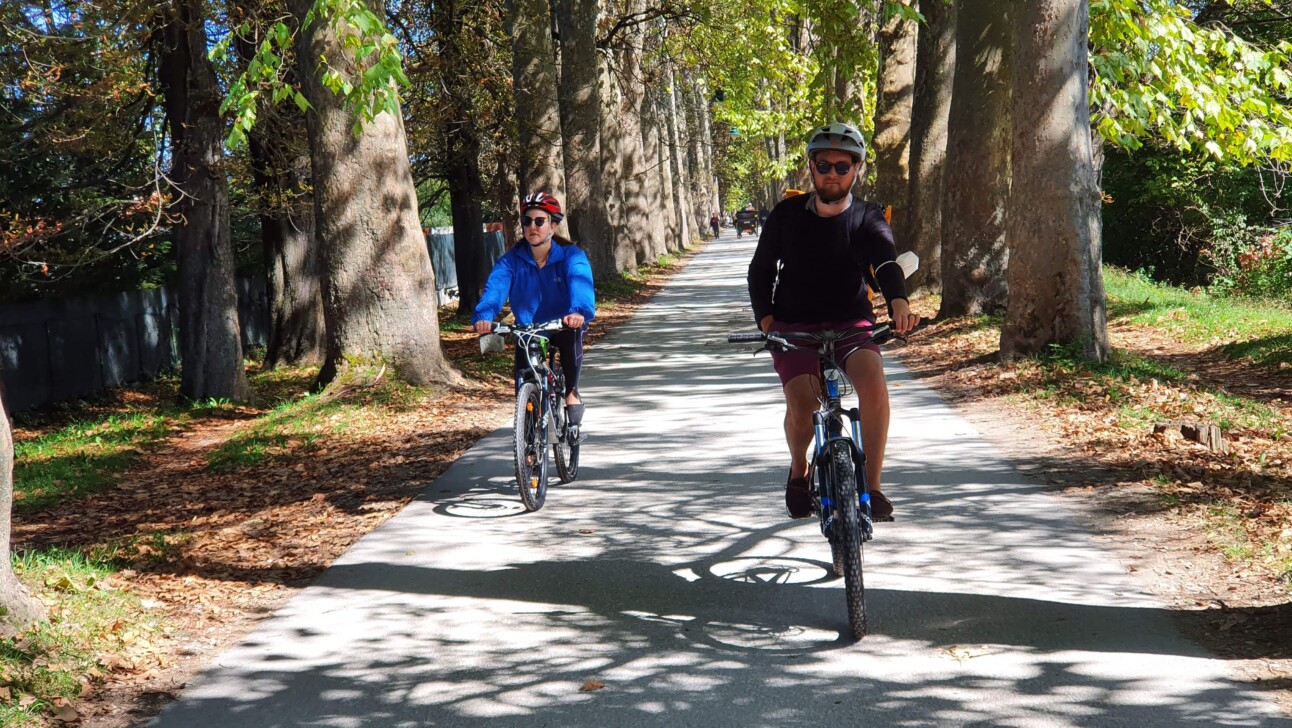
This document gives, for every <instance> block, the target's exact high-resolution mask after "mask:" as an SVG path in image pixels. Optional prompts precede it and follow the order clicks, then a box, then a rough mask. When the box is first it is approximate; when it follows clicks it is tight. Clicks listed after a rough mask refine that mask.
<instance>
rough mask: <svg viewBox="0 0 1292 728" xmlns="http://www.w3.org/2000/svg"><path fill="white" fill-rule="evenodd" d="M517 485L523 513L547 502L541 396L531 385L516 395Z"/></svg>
mask: <svg viewBox="0 0 1292 728" xmlns="http://www.w3.org/2000/svg"><path fill="white" fill-rule="evenodd" d="M515 446H516V486H517V487H518V488H520V501H521V503H524V504H525V510H529V511H536V510H538V509H539V508H542V507H543V502H544V501H545V500H547V430H546V428H544V427H543V395H542V392H540V391H539V388H538V385H537V384H535V383H534V382H525V383H524V384H522V385H521V386H520V391H519V392H517V393H516V428H515Z"/></svg>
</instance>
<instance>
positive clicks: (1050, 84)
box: [1000, 0, 1108, 361]
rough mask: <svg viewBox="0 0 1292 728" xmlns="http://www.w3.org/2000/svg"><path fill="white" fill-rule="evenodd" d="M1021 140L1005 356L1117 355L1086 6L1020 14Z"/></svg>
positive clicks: (1035, 1) (1072, 2) (1069, 3)
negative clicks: (1093, 135) (1112, 351)
mask: <svg viewBox="0 0 1292 728" xmlns="http://www.w3.org/2000/svg"><path fill="white" fill-rule="evenodd" d="M1014 12H1015V18H1014V53H1015V56H1014V69H1015V70H1014V73H1013V78H1014V99H1013V108H1014V117H1013V119H1014V134H1013V137H1014V140H1013V152H1012V161H1011V172H1012V175H1013V192H1012V194H1011V197H1010V205H1009V219H1008V221H1007V224H1006V239H1007V241H1008V243H1009V307H1008V309H1007V310H1006V314H1005V325H1004V326H1003V327H1002V329H1001V335H1000V350H1001V355H1002V356H1005V357H1011V356H1016V355H1030V354H1038V353H1041V352H1043V351H1045V350H1046V349H1047V348H1048V347H1049V346H1050V345H1051V344H1060V345H1073V346H1077V347H1079V348H1080V351H1081V353H1082V354H1083V355H1085V356H1086V357H1088V358H1091V359H1096V360H1100V361H1102V360H1103V359H1105V358H1107V356H1108V332H1107V326H1106V324H1107V322H1106V312H1105V309H1104V286H1103V274H1102V270H1101V267H1100V265H1101V260H1102V253H1101V247H1100V246H1101V228H1100V216H1099V205H1100V196H1099V186H1098V183H1097V181H1096V178H1095V171H1094V161H1093V155H1092V150H1091V141H1090V98H1089V89H1088V86H1087V79H1088V73H1087V54H1088V50H1087V49H1088V47H1089V46H1088V44H1089V38H1090V15H1089V6H1088V5H1087V3H1086V2H1085V0H1030V2H1027V3H1021V4H1020V5H1019V6H1018V7H1017V8H1016V9H1015V11H1014Z"/></svg>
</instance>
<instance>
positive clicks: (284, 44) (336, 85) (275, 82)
mask: <svg viewBox="0 0 1292 728" xmlns="http://www.w3.org/2000/svg"><path fill="white" fill-rule="evenodd" d="M315 22H321V23H325V24H326V25H327V27H328V28H329V29H330V31H331V32H334V33H336V34H337V35H338V36H339V37H340V38H341V42H342V47H344V48H345V49H346V50H347V54H346V57H345V58H344V59H342V61H341V62H340V63H338V64H333V63H331V62H329V60H328V59H327V58H320V59H319V66H320V67H321V68H322V69H323V70H322V79H321V80H322V83H323V86H324V87H325V88H327V89H328V90H329V91H331V92H332V93H334V94H337V95H338V96H343V97H345V103H346V105H347V106H348V107H349V108H350V110H351V111H352V112H354V114H355V115H356V116H357V117H358V118H359V123H358V124H356V125H355V134H356V135H358V134H359V133H361V132H362V130H363V126H364V125H365V124H367V123H368V122H371V121H372V120H373V119H374V118H376V116H377V115H378V114H380V113H382V112H388V113H392V114H398V113H399V94H398V91H397V89H398V87H401V86H407V85H408V77H407V76H406V75H405V74H404V70H403V57H402V55H401V54H400V52H399V44H398V41H397V40H396V38H395V36H393V35H391V34H390V33H389V32H387V31H386V28H385V25H384V23H383V21H382V19H381V18H380V17H378V16H377V15H376V14H374V13H373V12H372V10H370V9H369V8H368V5H367V4H366V3H365V2H363V1H362V0H316V2H315V4H314V6H313V7H312V8H311V9H310V11H309V12H308V13H307V14H306V18H305V24H306V26H308V25H309V24H311V23H315ZM239 37H242V38H246V37H256V38H259V39H260V40H259V44H258V45H257V46H256V52H255V54H254V55H253V56H252V57H251V59H250V60H249V61H248V62H247V66H246V69H245V70H244V71H243V72H242V73H241V74H240V75H239V76H238V77H237V78H236V79H235V80H234V81H233V83H232V84H231V85H230V87H229V93H228V95H227V96H226V98H225V100H224V103H223V104H222V105H221V107H220V113H222V114H226V113H227V114H231V115H232V116H233V123H232V125H231V128H230V132H229V136H228V139H227V142H228V144H229V145H230V146H231V147H237V146H240V145H241V144H243V143H245V142H246V138H247V134H248V133H249V132H250V131H251V128H252V126H254V124H255V121H256V104H257V103H258V99H259V97H260V94H261V92H262V91H264V92H266V93H267V94H268V96H269V98H270V100H271V101H272V103H274V104H281V103H283V102H285V101H287V99H289V98H290V99H291V100H292V101H293V102H294V103H295V104H296V106H297V108H299V109H300V110H301V111H302V112H309V111H310V109H311V108H313V107H311V105H310V103H309V101H308V100H306V98H305V96H304V95H302V94H301V92H300V90H299V89H298V88H296V87H295V86H294V85H292V84H290V83H288V81H287V78H286V76H287V71H288V63H290V62H294V61H293V56H292V44H293V42H294V40H295V35H294V33H293V32H292V29H291V27H289V26H288V25H287V24H286V23H284V22H282V21H275V22H274V23H273V24H272V25H269V26H267V27H260V28H257V27H254V26H253V25H252V24H251V23H243V24H242V25H240V26H239V27H237V28H235V29H234V30H233V31H232V32H230V33H229V34H228V35H226V36H225V37H224V38H222V39H221V40H220V41H219V42H218V43H217V44H216V45H215V46H213V47H212V49H211V51H210V57H211V58H212V59H213V60H219V59H224V58H225V57H227V55H228V49H229V45H230V43H232V42H234V41H235V40H236V39H237V38H239Z"/></svg>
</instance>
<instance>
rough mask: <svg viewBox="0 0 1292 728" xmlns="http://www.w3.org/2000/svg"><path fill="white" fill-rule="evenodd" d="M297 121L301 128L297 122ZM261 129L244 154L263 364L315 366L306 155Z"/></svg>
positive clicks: (318, 313)
mask: <svg viewBox="0 0 1292 728" xmlns="http://www.w3.org/2000/svg"><path fill="white" fill-rule="evenodd" d="M293 108H294V107H293ZM300 122H301V126H304V124H305V120H304V119H303V118H302V119H300ZM257 130H261V131H257ZM264 131H268V130H266V129H264V122H263V121H262V123H261V125H258V126H257V127H255V128H254V129H252V133H251V139H250V151H251V157H252V160H253V164H255V165H256V166H257V167H258V168H259V170H258V171H256V172H255V176H256V181H257V187H258V188H259V189H260V191H261V205H262V208H261V213H260V239H261V244H262V245H263V246H264V251H265V290H266V293H267V294H268V298H269V341H268V344H267V345H266V347H265V366H266V367H268V368H271V369H272V368H274V367H276V366H278V365H280V364H318V363H320V362H322V361H323V358H324V354H325V353H326V346H325V342H326V330H325V328H324V322H323V286H322V285H321V281H320V275H321V272H322V266H321V265H320V262H319V254H318V240H317V238H316V237H315V235H314V196H313V195H312V194H310V192H309V190H310V186H311V172H310V160H309V156H308V151H304V150H303V151H302V152H298V153H292V152H291V151H290V150H289V149H288V148H287V146H286V145H283V144H282V143H281V140H282V139H283V137H282V136H277V135H275V134H273V133H272V132H271V133H268V134H266V133H264ZM300 131H301V132H302V133H305V130H304V129H301V130H300ZM289 155H290V156H289Z"/></svg>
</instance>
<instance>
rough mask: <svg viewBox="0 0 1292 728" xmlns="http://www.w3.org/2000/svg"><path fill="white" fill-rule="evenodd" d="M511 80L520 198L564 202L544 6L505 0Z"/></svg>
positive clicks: (537, 1) (534, 0) (555, 82)
mask: <svg viewBox="0 0 1292 728" xmlns="http://www.w3.org/2000/svg"><path fill="white" fill-rule="evenodd" d="M508 5H509V8H508V12H509V18H510V26H511V48H512V80H513V89H514V91H515V94H516V125H517V127H518V128H519V130H520V159H519V165H518V170H517V175H518V177H519V178H520V193H521V194H522V195H527V194H530V193H532V192H546V193H548V194H550V195H555V196H556V199H558V200H561V202H565V160H564V155H563V154H562V151H561V105H560V102H559V100H558V97H557V90H558V88H559V83H560V80H559V77H558V76H557V72H556V45H555V43H553V42H552V12H551V9H550V7H549V5H548V0H509V2H508Z"/></svg>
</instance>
